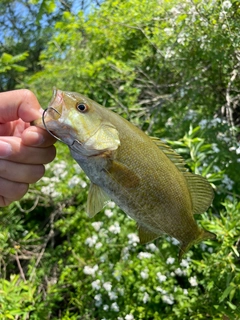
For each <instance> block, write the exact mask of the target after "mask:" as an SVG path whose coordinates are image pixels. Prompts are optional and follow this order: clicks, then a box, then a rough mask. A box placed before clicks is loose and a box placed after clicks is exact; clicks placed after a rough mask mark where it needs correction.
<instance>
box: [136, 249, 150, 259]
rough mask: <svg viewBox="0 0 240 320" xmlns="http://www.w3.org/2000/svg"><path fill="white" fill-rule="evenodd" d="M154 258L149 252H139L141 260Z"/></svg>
mask: <svg viewBox="0 0 240 320" xmlns="http://www.w3.org/2000/svg"><path fill="white" fill-rule="evenodd" d="M151 257H152V253H149V252H142V251H141V252H139V254H138V258H139V259H141V260H142V259H149V258H151Z"/></svg>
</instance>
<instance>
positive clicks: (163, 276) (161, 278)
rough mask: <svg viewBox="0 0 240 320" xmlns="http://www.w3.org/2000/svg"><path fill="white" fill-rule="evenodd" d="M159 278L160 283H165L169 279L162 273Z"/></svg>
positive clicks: (159, 273) (158, 274)
mask: <svg viewBox="0 0 240 320" xmlns="http://www.w3.org/2000/svg"><path fill="white" fill-rule="evenodd" d="M157 277H158V281H159V282H164V281H165V280H166V279H167V277H166V276H165V275H164V274H161V272H158V273H157Z"/></svg>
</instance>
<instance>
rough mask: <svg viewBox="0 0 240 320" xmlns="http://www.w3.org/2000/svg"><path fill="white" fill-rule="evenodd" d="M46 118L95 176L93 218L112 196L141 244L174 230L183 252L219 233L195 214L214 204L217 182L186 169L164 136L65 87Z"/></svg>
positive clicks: (89, 210) (90, 205)
mask: <svg viewBox="0 0 240 320" xmlns="http://www.w3.org/2000/svg"><path fill="white" fill-rule="evenodd" d="M44 123H45V126H46V128H47V129H48V131H50V132H51V133H52V134H54V135H55V136H56V137H58V138H59V139H61V141H63V142H65V143H66V144H68V146H69V148H70V152H71V154H72V157H73V158H74V159H75V160H76V161H77V162H78V164H79V165H80V166H81V168H82V169H83V170H84V172H85V173H86V174H87V176H88V177H89V179H90V180H91V186H90V190H89V194H88V200H87V213H88V215H89V216H90V217H93V216H94V215H95V214H97V213H98V212H99V211H100V210H101V209H102V208H103V207H104V205H105V203H106V201H107V200H108V199H112V200H113V201H114V202H115V203H116V204H117V205H118V206H119V207H120V208H121V209H122V210H123V211H124V212H126V213H127V214H128V215H129V216H130V217H131V218H133V219H134V220H135V221H136V222H137V225H138V229H139V237H140V242H141V243H147V242H150V241H152V240H154V239H156V238H158V237H160V236H161V235H163V234H167V235H170V236H171V237H174V238H176V239H177V240H178V241H179V242H180V243H181V247H180V257H181V256H182V254H183V253H184V252H185V251H187V250H188V249H189V247H190V246H191V245H193V244H195V243H198V242H200V241H202V240H204V239H207V238H214V237H215V235H214V234H212V233H210V232H208V231H205V230H203V229H201V228H200V227H199V226H198V225H197V223H196V221H195V219H194V216H193V215H194V214H199V213H203V212H205V211H206V210H207V209H208V207H209V206H210V204H211V202H212V199H213V190H212V187H211V186H210V184H209V183H208V182H207V180H206V179H205V178H203V177H201V176H199V175H195V174H192V173H190V172H187V170H186V168H185V166H184V161H183V159H182V158H181V157H180V156H179V155H178V154H177V153H175V152H174V151H173V150H172V149H171V148H169V147H168V146H167V145H165V144H164V143H163V142H161V141H160V140H159V139H156V138H151V137H149V136H147V135H146V134H145V133H144V132H142V131H141V130H139V129H138V128H137V127H135V126H134V125H133V124H131V123H130V122H129V121H127V120H125V119H123V118H122V117H120V116H119V115H118V114H116V113H114V112H112V111H110V110H109V109H107V108H104V107H102V106H100V105H99V104H97V103H96V102H94V101H92V100H90V99H89V98H87V97H85V96H83V95H81V94H78V93H73V92H64V91H60V90H56V91H55V92H54V96H53V99H52V101H51V103H50V106H49V109H48V112H47V115H46V117H44ZM35 124H36V125H40V126H43V125H42V123H40V121H37V122H35Z"/></svg>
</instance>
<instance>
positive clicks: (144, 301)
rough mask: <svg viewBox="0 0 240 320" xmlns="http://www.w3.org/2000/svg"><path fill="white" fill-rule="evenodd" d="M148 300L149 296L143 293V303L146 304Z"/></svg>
mask: <svg viewBox="0 0 240 320" xmlns="http://www.w3.org/2000/svg"><path fill="white" fill-rule="evenodd" d="M149 300H150V296H149V294H148V293H147V292H144V295H143V303H147V302H148V301H149Z"/></svg>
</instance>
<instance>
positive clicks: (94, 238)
mask: <svg viewBox="0 0 240 320" xmlns="http://www.w3.org/2000/svg"><path fill="white" fill-rule="evenodd" d="M97 239H98V237H97V236H96V235H93V236H92V237H89V238H87V239H86V240H85V244H86V245H88V246H89V247H90V248H91V247H93V246H94V245H95V244H96V242H97Z"/></svg>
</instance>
